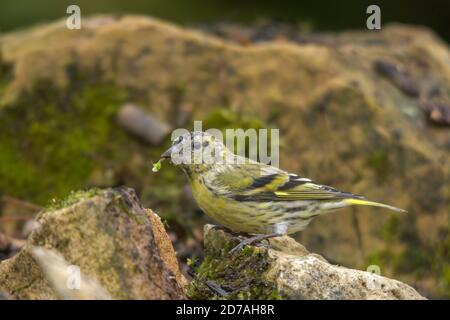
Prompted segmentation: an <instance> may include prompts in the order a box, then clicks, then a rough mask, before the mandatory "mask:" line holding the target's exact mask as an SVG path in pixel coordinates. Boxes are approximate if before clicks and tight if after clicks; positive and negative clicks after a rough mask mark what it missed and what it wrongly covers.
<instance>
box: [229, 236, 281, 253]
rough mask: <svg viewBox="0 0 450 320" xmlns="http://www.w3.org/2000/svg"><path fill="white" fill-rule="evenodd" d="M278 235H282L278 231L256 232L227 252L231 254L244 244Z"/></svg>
mask: <svg viewBox="0 0 450 320" xmlns="http://www.w3.org/2000/svg"><path fill="white" fill-rule="evenodd" d="M280 236H282V234H280V233H270V234H258V235H256V236H253V237H250V238H247V239H244V240H242V241H241V242H240V243H239V244H238V245H237V246H236V247H234V248H233V249H231V250H230V251H229V252H228V254H233V253H235V252H236V251H239V250H241V249H242V248H243V247H244V246H246V245H251V244H253V243H257V242H261V241H263V240H266V239H270V238H275V237H280Z"/></svg>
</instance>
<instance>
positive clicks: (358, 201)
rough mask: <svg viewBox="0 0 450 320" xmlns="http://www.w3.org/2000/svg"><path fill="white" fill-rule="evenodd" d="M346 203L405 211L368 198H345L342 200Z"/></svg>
mask: <svg viewBox="0 0 450 320" xmlns="http://www.w3.org/2000/svg"><path fill="white" fill-rule="evenodd" d="M344 201H345V202H346V203H347V204H351V205H358V206H372V207H380V208H386V209H389V210H393V211H397V212H407V211H406V210H403V209H400V208H396V207H393V206H390V205H387V204H384V203H379V202H373V201H368V200H362V199H345V200H344Z"/></svg>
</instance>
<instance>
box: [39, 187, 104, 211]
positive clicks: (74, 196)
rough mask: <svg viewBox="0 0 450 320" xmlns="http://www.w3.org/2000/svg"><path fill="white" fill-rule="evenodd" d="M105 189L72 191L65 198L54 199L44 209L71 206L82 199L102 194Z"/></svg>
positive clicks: (49, 209) (50, 209)
mask: <svg viewBox="0 0 450 320" xmlns="http://www.w3.org/2000/svg"><path fill="white" fill-rule="evenodd" d="M102 192H103V191H102V190H100V189H97V188H92V189H89V190H85V191H84V190H79V191H71V192H70V194H69V195H68V196H67V197H65V198H63V199H52V200H51V201H50V202H49V203H48V204H47V205H46V206H45V207H44V211H52V210H58V209H62V208H65V207H69V206H71V205H73V204H75V203H77V202H79V201H81V200H85V199H89V198H92V197H94V196H97V195H99V194H101V193H102Z"/></svg>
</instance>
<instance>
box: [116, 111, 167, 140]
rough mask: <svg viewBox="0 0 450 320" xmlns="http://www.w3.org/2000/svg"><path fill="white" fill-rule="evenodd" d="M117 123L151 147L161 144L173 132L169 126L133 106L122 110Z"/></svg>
mask: <svg viewBox="0 0 450 320" xmlns="http://www.w3.org/2000/svg"><path fill="white" fill-rule="evenodd" d="M117 121H118V122H119V125H120V126H121V127H122V128H124V129H125V130H126V131H128V132H130V133H131V134H134V135H135V136H137V137H138V138H140V139H141V140H143V141H145V142H147V143H149V144H151V145H159V144H161V143H162V142H163V141H164V139H165V138H166V137H167V135H168V134H169V132H170V131H171V129H170V126H169V125H168V124H166V123H164V122H161V121H159V120H157V119H155V118H154V117H153V116H152V115H150V114H148V113H146V112H144V111H142V110H141V109H139V108H138V107H136V106H135V105H132V104H126V105H124V106H123V107H122V108H120V110H119V113H118V115H117Z"/></svg>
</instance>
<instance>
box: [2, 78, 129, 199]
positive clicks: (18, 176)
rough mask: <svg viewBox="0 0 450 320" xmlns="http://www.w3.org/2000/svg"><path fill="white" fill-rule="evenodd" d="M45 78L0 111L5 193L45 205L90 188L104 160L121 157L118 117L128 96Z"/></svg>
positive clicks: (102, 87)
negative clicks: (64, 87) (66, 86)
mask: <svg viewBox="0 0 450 320" xmlns="http://www.w3.org/2000/svg"><path fill="white" fill-rule="evenodd" d="M73 86H74V87H73V88H69V89H67V90H66V91H64V92H60V91H58V90H57V89H56V88H55V87H54V86H53V84H52V82H51V81H46V80H41V81H40V82H39V83H36V84H35V86H34V87H33V89H32V90H31V91H30V92H28V93H24V94H22V95H21V96H20V98H19V99H18V100H17V101H15V102H14V103H13V104H12V105H6V106H4V107H3V108H2V109H1V111H0V134H1V136H2V139H1V140H0V150H2V152H1V153H0V193H8V194H10V195H13V196H16V197H19V198H24V199H27V200H28V201H33V202H36V203H39V204H45V203H46V202H47V201H48V200H49V198H50V195H51V197H56V198H61V197H64V196H66V195H68V194H69V192H70V190H73V189H81V188H85V187H86V182H87V180H88V178H89V176H90V174H91V172H92V171H93V169H94V168H95V167H96V165H97V162H98V161H99V159H111V158H112V159H115V160H117V159H120V158H123V156H121V153H120V150H118V149H117V148H116V147H115V146H116V145H119V143H117V144H115V143H108V142H109V141H118V142H119V141H123V139H124V134H123V133H122V132H121V131H120V130H117V128H116V126H115V119H114V116H115V114H116V111H117V110H118V108H119V106H120V105H121V103H122V102H123V101H124V97H125V96H124V94H123V91H122V90H119V89H118V88H117V87H115V86H114V85H109V84H97V83H89V82H88V83H86V84H85V85H83V86H80V85H77V84H74V85H73Z"/></svg>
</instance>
